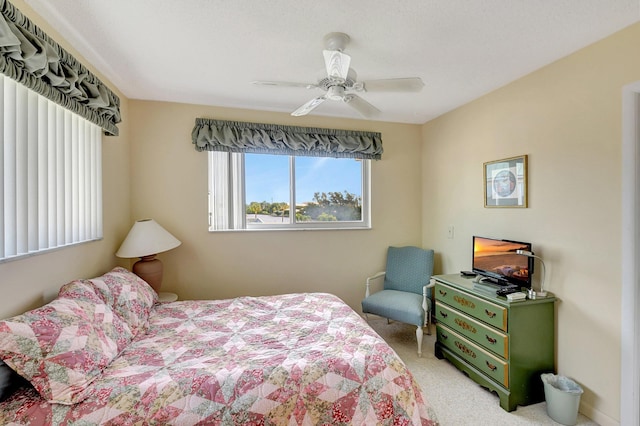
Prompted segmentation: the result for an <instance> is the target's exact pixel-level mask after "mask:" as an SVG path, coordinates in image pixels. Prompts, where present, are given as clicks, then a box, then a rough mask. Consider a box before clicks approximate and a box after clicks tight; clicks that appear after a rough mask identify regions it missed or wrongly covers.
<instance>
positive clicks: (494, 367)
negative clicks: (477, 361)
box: [487, 361, 498, 371]
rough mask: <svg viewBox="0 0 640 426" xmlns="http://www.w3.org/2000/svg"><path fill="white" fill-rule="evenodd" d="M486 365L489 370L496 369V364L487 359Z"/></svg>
mask: <svg viewBox="0 0 640 426" xmlns="http://www.w3.org/2000/svg"><path fill="white" fill-rule="evenodd" d="M487 367H489V370H491V371H496V370H497V369H498V367H497V366H495V365H493V364H491V363H490V362H489V361H487Z"/></svg>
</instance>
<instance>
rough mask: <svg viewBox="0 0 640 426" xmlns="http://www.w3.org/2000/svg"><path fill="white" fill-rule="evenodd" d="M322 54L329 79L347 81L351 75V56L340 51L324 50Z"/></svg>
mask: <svg viewBox="0 0 640 426" xmlns="http://www.w3.org/2000/svg"><path fill="white" fill-rule="evenodd" d="M322 54H323V55H324V64H325V67H326V68H327V75H328V76H329V78H332V79H337V80H340V81H345V80H346V79H347V75H348V74H349V65H350V64H351V56H349V55H347V54H346V53H342V52H340V51H338V50H323V51H322Z"/></svg>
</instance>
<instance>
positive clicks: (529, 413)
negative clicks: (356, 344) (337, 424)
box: [368, 315, 597, 426]
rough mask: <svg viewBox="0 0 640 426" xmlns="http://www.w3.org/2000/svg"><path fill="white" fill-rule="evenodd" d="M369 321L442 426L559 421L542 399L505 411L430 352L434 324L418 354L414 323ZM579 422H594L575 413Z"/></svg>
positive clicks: (508, 425)
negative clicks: (417, 384)
mask: <svg viewBox="0 0 640 426" xmlns="http://www.w3.org/2000/svg"><path fill="white" fill-rule="evenodd" d="M368 322H369V325H371V327H372V328H373V329H374V330H376V332H377V333H378V334H379V335H380V336H382V338H384V340H385V341H386V342H387V343H388V344H389V345H390V346H391V347H392V348H393V349H394V350H395V351H396V353H397V354H398V355H399V356H400V358H402V360H403V361H404V363H405V364H406V365H407V367H409V370H410V371H411V373H412V374H413V375H414V377H415V378H416V380H417V382H418V383H419V384H420V387H421V388H422V391H423V393H424V395H425V397H426V399H427V400H428V401H429V403H430V404H431V406H432V407H433V409H434V410H435V412H436V414H437V416H438V420H439V421H440V424H441V426H463V425H474V426H477V425H487V426H499V425H505V426H517V425H558V424H559V423H556V422H555V421H554V420H553V419H552V418H551V417H549V416H548V415H547V406H546V403H545V402H541V403H538V404H533V405H529V406H526V407H518V408H517V409H516V410H514V411H512V412H511V413H508V412H506V411H504V410H503V409H502V408H500V401H499V398H498V397H497V395H495V394H493V393H491V392H489V391H488V390H486V389H485V388H483V387H481V386H480V385H478V384H477V383H475V382H474V381H473V380H471V379H469V378H468V377H467V376H465V375H464V374H463V373H462V372H461V371H459V370H458V369H456V368H455V367H454V366H453V365H452V364H450V363H449V362H448V361H446V360H439V359H437V358H436V357H435V356H434V354H433V347H434V343H435V327H434V326H433V325H432V334H431V335H430V336H429V335H427V334H426V333H425V336H424V340H423V342H422V357H421V358H418V354H417V348H418V347H417V344H416V337H415V336H416V335H415V327H414V326H412V325H406V324H401V323H396V322H392V323H391V324H387V320H386V319H383V318H379V317H375V316H373V315H369V321H368ZM577 424H578V425H596V426H597V423H594V422H593V421H591V420H590V419H588V418H586V417H584V416H583V415H581V414H579V415H578V423H577Z"/></svg>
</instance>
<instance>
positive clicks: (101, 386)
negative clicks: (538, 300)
mask: <svg viewBox="0 0 640 426" xmlns="http://www.w3.org/2000/svg"><path fill="white" fill-rule="evenodd" d="M87 282H88V281H84V283H87ZM83 291H84V290H83ZM71 293H73V292H69V291H67V296H65V297H71V296H69V294H71ZM76 293H77V292H76ZM76 296H77V295H76ZM113 315H115V316H118V317H120V315H119V314H118V312H117V310H114V312H113ZM85 316H86V314H85ZM101 318H102V317H101ZM101 320H102V319H101ZM85 321H87V320H85ZM5 322H6V321H3V323H5ZM125 322H126V320H125ZM136 324H137V325H139V326H141V325H140V324H141V322H140V321H137V322H136ZM0 325H2V324H0ZM4 325H6V324H4ZM94 327H95V325H94ZM110 330H112V327H111V328H110ZM112 347H113V345H112ZM2 357H3V359H4V358H5V357H7V359H6V360H5V361H7V364H8V365H10V366H11V361H12V360H11V356H7V355H6V354H2ZM67 367H68V368H72V367H69V366H67ZM82 396H83V399H82V401H81V402H77V403H71V404H64V403H49V402H47V396H46V394H45V395H44V396H43V395H42V393H40V392H39V390H38V389H37V388H36V387H29V388H24V389H21V390H20V391H18V392H16V393H14V394H13V395H11V396H10V397H9V398H8V399H7V400H5V401H4V402H1V403H0V424H16V425H48V424H56V425H57V424H74V425H83V426H84V425H98V424H105V425H165V424H174V425H196V424H199V425H320V424H321V425H335V424H358V425H374V424H384V425H410V424H411V425H420V424H422V425H435V424H437V420H436V417H435V415H434V413H433V411H432V409H431V407H430V406H429V405H428V403H427V402H426V401H425V399H424V397H423V395H422V393H421V391H420V389H419V387H418V385H417V384H416V382H415V380H414V378H413V376H412V375H411V373H410V372H409V371H408V370H407V369H406V367H405V365H404V363H403V362H402V361H401V360H400V358H399V357H398V356H397V355H396V354H395V352H394V351H393V350H392V349H391V347H389V346H388V345H387V344H386V343H385V342H384V341H383V340H382V339H381V338H380V337H379V336H378V335H377V334H376V333H375V332H374V331H373V330H372V329H371V328H370V327H369V326H368V325H367V324H366V322H365V321H364V320H363V319H362V318H361V317H360V316H359V315H357V314H356V313H355V312H354V311H353V310H352V309H351V308H349V307H348V306H347V305H346V304H344V303H343V302H342V301H341V300H340V299H338V298H337V297H335V296H333V295H329V294H324V293H308V294H288V295H281V296H267V297H241V298H236V299H229V300H218V301H180V302H172V303H165V304H156V305H155V306H154V307H153V309H151V310H150V312H149V316H148V322H147V324H146V328H145V329H144V331H142V332H139V333H138V334H137V335H135V336H133V337H132V339H131V341H130V342H129V343H128V344H127V345H126V347H124V349H123V350H122V351H121V352H120V353H119V354H118V356H117V357H115V358H114V359H113V360H112V361H111V362H110V363H109V364H108V365H107V366H106V367H105V368H103V369H102V370H101V373H100V374H98V375H95V377H93V376H92V380H91V381H90V383H88V384H86V383H85V389H84V391H83V392H82Z"/></svg>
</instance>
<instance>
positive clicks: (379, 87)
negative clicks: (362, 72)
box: [362, 77, 424, 92]
mask: <svg viewBox="0 0 640 426" xmlns="http://www.w3.org/2000/svg"><path fill="white" fill-rule="evenodd" d="M362 86H363V89H362V90H364V91H365V92H419V91H420V90H422V88H423V87H424V83H423V82H422V79H421V78H420V77H409V78H387V79H383V80H369V81H363V82H362Z"/></svg>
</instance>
